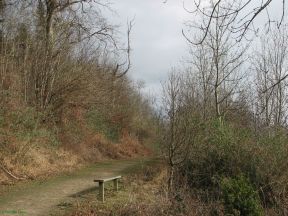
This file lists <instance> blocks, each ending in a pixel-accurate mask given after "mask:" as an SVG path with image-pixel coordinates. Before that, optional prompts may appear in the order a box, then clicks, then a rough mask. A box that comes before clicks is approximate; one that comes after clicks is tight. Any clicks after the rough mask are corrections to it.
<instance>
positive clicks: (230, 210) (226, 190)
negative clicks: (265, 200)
mask: <svg viewBox="0 0 288 216" xmlns="http://www.w3.org/2000/svg"><path fill="white" fill-rule="evenodd" d="M221 190H222V194H223V201H224V207H225V213H226V214H232V215H241V216H246V215H247V216H248V215H249V216H260V215H263V210H262V207H261V204H260V198H259V195H258V193H257V191H255V189H254V188H253V186H252V185H251V183H250V182H249V181H248V179H247V178H245V177H244V176H238V177H236V178H223V180H222V182H221Z"/></svg>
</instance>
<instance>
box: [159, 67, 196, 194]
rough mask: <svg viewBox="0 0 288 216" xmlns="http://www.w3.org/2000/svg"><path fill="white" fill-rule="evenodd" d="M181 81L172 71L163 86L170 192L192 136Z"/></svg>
mask: <svg viewBox="0 0 288 216" xmlns="http://www.w3.org/2000/svg"><path fill="white" fill-rule="evenodd" d="M182 81H183V80H182V78H181V75H179V74H177V72H175V71H174V72H173V73H171V74H170V76H169V79H168V81H167V83H166V85H164V86H163V93H164V96H163V104H164V113H165V116H166V118H167V122H166V124H167V127H166V128H167V131H166V133H165V138H164V142H165V144H166V145H167V160H168V165H169V181H168V188H169V191H170V192H173V190H174V178H175V176H174V172H175V169H176V168H177V167H179V166H181V165H183V163H184V161H185V159H186V157H187V155H188V154H189V141H190V138H191V136H192V134H191V131H189V112H188V109H186V107H185V101H184V100H185V97H184V95H183V93H184V92H183V82H182Z"/></svg>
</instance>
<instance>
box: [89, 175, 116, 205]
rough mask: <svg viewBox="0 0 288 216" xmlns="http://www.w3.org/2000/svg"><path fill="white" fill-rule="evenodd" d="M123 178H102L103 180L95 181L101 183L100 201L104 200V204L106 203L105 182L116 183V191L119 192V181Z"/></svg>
mask: <svg viewBox="0 0 288 216" xmlns="http://www.w3.org/2000/svg"><path fill="white" fill-rule="evenodd" d="M120 178H121V176H114V177H110V178H102V179H95V180H94V182H98V183H99V196H100V199H101V200H102V202H104V196H105V193H104V185H105V182H108V181H113V182H114V189H115V190H116V191H118V180H119V179H120Z"/></svg>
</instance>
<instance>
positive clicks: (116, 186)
mask: <svg viewBox="0 0 288 216" xmlns="http://www.w3.org/2000/svg"><path fill="white" fill-rule="evenodd" d="M113 181H114V189H115V190H116V191H118V179H114V180H113Z"/></svg>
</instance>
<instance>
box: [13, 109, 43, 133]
mask: <svg viewBox="0 0 288 216" xmlns="http://www.w3.org/2000/svg"><path fill="white" fill-rule="evenodd" d="M10 118H11V120H12V121H11V125H10V126H11V127H12V129H14V130H30V131H31V130H33V129H35V128H36V127H37V125H38V123H39V117H37V113H36V112H35V110H34V109H33V108H27V109H24V110H18V111H14V112H11V114H10Z"/></svg>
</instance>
